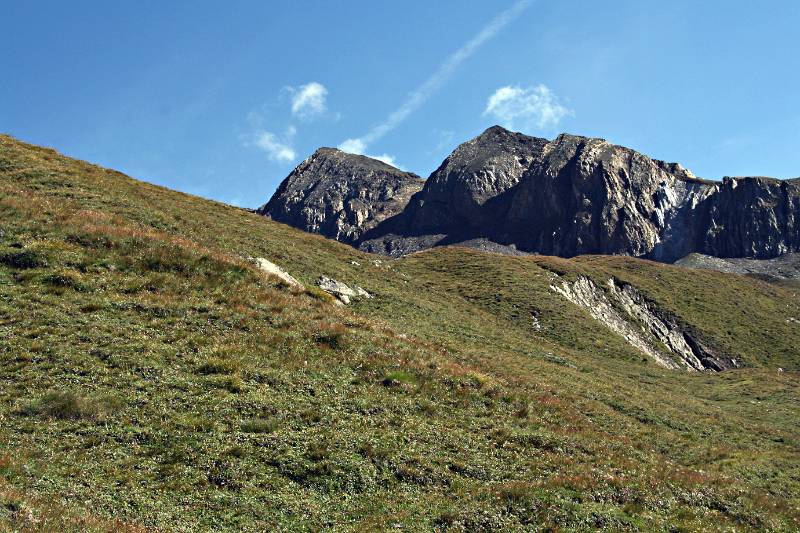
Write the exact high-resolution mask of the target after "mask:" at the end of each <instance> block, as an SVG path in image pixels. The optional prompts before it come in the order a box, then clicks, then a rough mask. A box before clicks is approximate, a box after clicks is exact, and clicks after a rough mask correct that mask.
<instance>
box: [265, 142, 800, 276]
mask: <svg viewBox="0 0 800 533" xmlns="http://www.w3.org/2000/svg"><path fill="white" fill-rule="evenodd" d="M325 150H327V151H325ZM331 159H334V160H335V161H334V163H335V164H334V163H331V162H330V161H329V160H331ZM343 161H347V164H344V163H343ZM343 169H344V170H343ZM376 169H379V170H376ZM359 172H360V173H361V174H359ZM387 187H388V189H389V190H391V191H392V193H391V195H389V196H390V197H387V196H386V195H383V196H382V192H381V191H383V190H387ZM420 189H421V190H420ZM417 191H418V192H417ZM350 202H352V203H350ZM261 212H263V213H268V214H269V215H270V216H272V217H273V218H274V219H276V220H281V221H284V222H287V223H289V224H292V225H294V226H296V227H299V228H302V229H306V230H308V231H315V232H318V233H322V234H323V235H326V236H329V237H332V238H336V239H338V240H341V241H344V242H347V243H349V244H353V245H355V246H358V247H359V248H361V249H362V250H365V251H370V252H376V253H383V254H387V255H403V254H407V253H410V252H414V251H417V250H421V249H424V248H429V247H432V246H438V245H444V244H460V243H466V244H468V245H469V244H470V243H472V244H474V243H481V246H482V247H485V248H487V249H495V250H497V251H500V252H505V251H508V252H510V253H539V254H548V255H559V256H563V257H570V256H574V255H579V254H626V255H632V256H636V257H645V258H649V259H654V260H657V261H666V262H673V261H675V260H677V259H679V258H681V257H684V256H686V255H687V254H689V253H692V252H698V253H704V254H708V255H714V256H718V257H755V258H769V257H775V256H778V255H780V254H783V253H787V252H792V251H798V250H800V179H796V180H784V181H781V180H775V179H770V178H725V179H724V180H723V181H721V182H713V181H707V180H701V179H698V178H696V177H695V176H694V175H693V174H692V173H691V172H690V171H688V170H686V169H684V168H683V167H681V166H680V165H679V164H677V163H665V162H663V161H659V160H655V159H651V158H649V157H647V156H645V155H642V154H640V153H638V152H636V151H634V150H631V149H629V148H624V147H621V146H616V145H613V144H611V143H609V142H607V141H605V140H603V139H598V138H589V137H580V136H575V135H567V134H562V135H559V136H558V137H557V138H556V139H554V140H552V141H548V140H547V139H540V138H536V137H529V136H527V135H523V134H520V133H514V132H509V131H507V130H505V129H503V128H500V127H498V126H494V127H492V128H489V129H488V130H486V131H485V132H484V133H482V134H481V135H479V136H478V137H476V138H474V139H472V140H470V141H468V142H466V143H464V144H462V145H461V146H459V147H458V148H456V150H455V151H453V153H452V154H450V156H449V157H448V158H447V159H446V160H445V161H444V162H443V163H442V165H441V166H440V167H439V168H438V169H437V170H436V171H434V172H433V173H432V174H431V176H430V177H429V178H428V180H426V181H425V182H424V187H422V186H421V182H420V181H419V180H418V179H417V178H416V176H413V175H411V174H405V173H402V172H400V171H399V170H397V169H392V167H389V166H388V165H384V164H383V163H380V162H378V161H374V160H370V159H369V158H365V157H363V156H352V155H349V154H343V153H342V152H334V153H331V152H330V150H329V149H324V150H320V151H318V152H317V153H316V154H314V156H312V157H311V158H310V159H308V160H306V161H305V162H304V163H303V164H301V165H300V166H299V167H298V168H297V169H295V171H294V172H293V173H292V174H291V175H290V176H289V177H288V178H287V179H286V180H285V181H284V183H283V184H281V187H280V188H279V189H278V192H276V194H275V196H273V198H272V200H270V202H269V203H268V204H267V205H266V206H264V208H262V210H261ZM487 243H491V244H487Z"/></svg>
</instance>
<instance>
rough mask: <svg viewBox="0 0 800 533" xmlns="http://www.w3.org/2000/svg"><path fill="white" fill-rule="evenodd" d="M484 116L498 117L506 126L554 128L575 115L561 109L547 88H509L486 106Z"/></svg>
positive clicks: (493, 95) (504, 89)
mask: <svg viewBox="0 0 800 533" xmlns="http://www.w3.org/2000/svg"><path fill="white" fill-rule="evenodd" d="M483 114H484V115H491V116H493V117H495V118H496V119H497V120H499V121H500V123H501V124H502V125H503V126H506V127H509V128H514V127H522V128H532V127H536V128H539V129H543V128H553V127H555V126H557V125H558V123H559V122H561V119H562V118H564V117H565V116H568V115H571V114H572V111H570V110H569V109H567V108H566V107H564V106H563V105H561V104H560V103H559V101H558V97H556V95H555V94H553V91H551V90H550V89H548V88H547V87H546V86H544V85H541V84H540V85H536V86H533V87H527V88H526V87H518V86H510V85H509V86H506V87H500V88H499V89H497V90H496V91H495V92H494V93H493V94H492V95H491V96H490V97H489V100H488V101H487V102H486V109H485V110H484V112H483Z"/></svg>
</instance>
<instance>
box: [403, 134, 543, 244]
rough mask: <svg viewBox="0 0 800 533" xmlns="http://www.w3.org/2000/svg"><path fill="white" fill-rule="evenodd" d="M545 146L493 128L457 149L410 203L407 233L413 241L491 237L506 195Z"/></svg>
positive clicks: (504, 207)
mask: <svg viewBox="0 0 800 533" xmlns="http://www.w3.org/2000/svg"><path fill="white" fill-rule="evenodd" d="M546 145H547V139H538V138H536V137H529V136H527V135H523V134H521V133H514V132H510V131H508V130H505V129H503V128H501V127H499V126H494V127H492V128H489V129H488V130H486V131H485V132H483V133H482V134H481V135H479V136H478V137H476V138H474V139H472V140H470V141H467V142H465V143H464V144H462V145H460V146H459V147H458V148H456V149H455V150H454V151H453V153H451V154H450V155H449V156H448V157H447V159H445V160H444V162H443V163H442V164H441V166H439V168H438V169H436V170H435V171H434V172H433V174H431V175H430V177H429V178H428V179H427V180H426V181H425V187H424V188H423V190H422V192H421V193H420V194H418V195H416V196H414V198H412V200H411V203H410V204H409V207H408V208H407V210H406V211H407V213H406V217H407V219H408V224H407V230H408V231H410V232H411V234H415V235H422V234H428V233H433V234H435V233H450V234H452V233H464V234H469V235H473V236H480V235H479V234H481V233H488V232H491V229H492V226H494V225H496V224H497V222H498V221H499V220H501V218H502V213H503V212H505V211H506V210H507V209H508V204H509V202H508V201H507V195H506V193H507V192H508V191H510V190H512V189H513V188H514V187H515V186H516V185H517V184H518V183H519V181H520V178H521V177H522V175H523V174H524V173H525V171H526V170H527V169H528V167H529V166H530V165H531V163H533V162H534V160H536V159H537V158H538V157H539V156H540V155H541V152H542V150H543V148H544V147H545V146H546Z"/></svg>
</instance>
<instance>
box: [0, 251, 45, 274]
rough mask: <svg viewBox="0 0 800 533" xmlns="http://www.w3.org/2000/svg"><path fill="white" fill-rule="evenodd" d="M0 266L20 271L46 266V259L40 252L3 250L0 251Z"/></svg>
mask: <svg viewBox="0 0 800 533" xmlns="http://www.w3.org/2000/svg"><path fill="white" fill-rule="evenodd" d="M0 264H2V265H6V266H9V267H11V268H18V269H20V270H23V269H28V268H41V267H45V266H47V259H46V258H45V257H44V255H43V254H42V253H41V252H37V251H36V250H31V249H30V248H27V249H21V250H20V249H13V248H12V249H5V250H2V251H0Z"/></svg>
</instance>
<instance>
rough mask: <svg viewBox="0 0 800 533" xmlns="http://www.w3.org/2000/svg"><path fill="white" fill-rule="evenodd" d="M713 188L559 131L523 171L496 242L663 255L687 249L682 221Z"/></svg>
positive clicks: (687, 230) (674, 169)
mask: <svg viewBox="0 0 800 533" xmlns="http://www.w3.org/2000/svg"><path fill="white" fill-rule="evenodd" d="M713 190H714V185H713V184H709V183H705V182H702V181H700V180H697V179H696V178H694V176H692V175H691V173H689V172H688V171H686V170H684V169H683V168H681V167H680V166H679V165H674V164H673V165H670V164H665V163H663V162H660V161H654V160H652V159H650V158H649V157H647V156H644V155H642V154H640V153H638V152H635V151H633V150H630V149H628V148H623V147H620V146H614V145H612V144H610V143H607V142H606V141H604V140H602V139H592V138H586V137H577V136H573V135H561V136H559V137H558V138H556V139H555V140H554V141H552V142H550V143H548V145H547V146H546V147H545V149H544V151H543V153H542V157H541V158H540V159H539V160H536V161H535V162H534V163H533V164H532V165H531V166H530V168H529V169H528V171H527V172H526V173H525V175H524V176H523V178H522V180H521V182H520V185H519V187H517V190H516V191H515V192H514V196H513V200H512V202H511V207H510V209H509V212H508V215H507V217H506V219H505V222H504V224H503V227H504V228H505V229H506V234H505V235H502V236H501V240H504V241H509V242H514V243H516V245H517V247H518V248H520V249H523V250H530V251H536V252H538V253H542V254H549V255H560V256H573V255H578V254H598V253H602V254H626V255H633V256H652V257H656V258H658V259H662V260H670V259H671V258H672V257H673V256H677V257H680V256H682V255H685V253H684V250H689V249H691V248H692V247H693V244H692V243H693V241H694V237H693V235H692V226H693V224H691V223H689V222H688V221H689V219H693V218H695V217H696V213H695V212H694V209H695V208H696V207H697V205H698V204H699V203H700V202H701V201H702V200H703V199H704V198H706V197H707V196H708V195H710V194H713ZM686 253H688V252H686ZM677 257H675V258H676V259H677Z"/></svg>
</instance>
